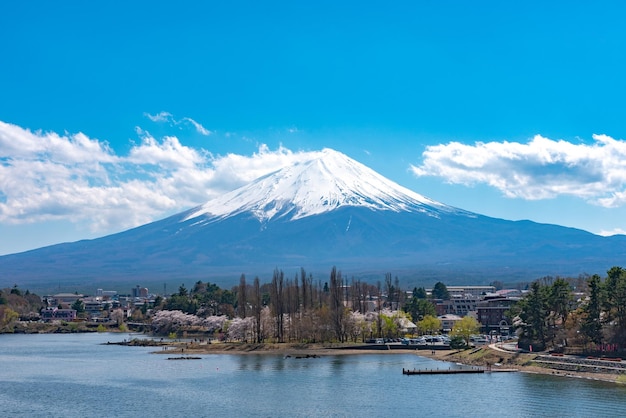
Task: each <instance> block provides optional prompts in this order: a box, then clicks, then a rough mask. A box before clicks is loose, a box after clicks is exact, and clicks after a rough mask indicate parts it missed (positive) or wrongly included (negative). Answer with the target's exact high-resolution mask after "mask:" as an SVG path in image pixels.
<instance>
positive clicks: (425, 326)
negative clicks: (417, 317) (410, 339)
mask: <svg viewBox="0 0 626 418" xmlns="http://www.w3.org/2000/svg"><path fill="white" fill-rule="evenodd" d="M415 325H417V329H418V330H419V331H420V333H422V334H426V333H428V334H433V333H435V332H436V331H438V330H440V329H441V321H440V320H439V319H438V318H436V317H434V316H432V315H426V316H425V317H424V319H422V320H421V321H418V322H417V324H415Z"/></svg>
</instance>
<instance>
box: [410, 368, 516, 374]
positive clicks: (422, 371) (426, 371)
mask: <svg viewBox="0 0 626 418" xmlns="http://www.w3.org/2000/svg"><path fill="white" fill-rule="evenodd" d="M517 371H518V370H517V369H493V368H490V367H488V368H486V369H485V368H482V367H477V368H472V369H468V368H465V369H419V370H418V369H413V370H410V369H404V368H403V369H402V374H406V375H414V374H473V373H495V372H517Z"/></svg>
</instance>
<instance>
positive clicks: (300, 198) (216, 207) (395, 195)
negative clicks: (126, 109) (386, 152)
mask: <svg viewBox="0 0 626 418" xmlns="http://www.w3.org/2000/svg"><path fill="white" fill-rule="evenodd" d="M307 155H308V156H310V158H307V159H304V160H302V161H300V162H297V163H295V164H294V165H291V166H288V167H284V168H281V169H279V170H277V171H275V172H273V173H270V174H267V175H265V176H262V177H260V178H258V179H256V180H254V181H253V182H251V183H249V184H247V185H244V186H242V187H240V188H238V189H236V190H233V191H231V192H229V193H226V194H224V195H222V196H220V197H218V198H216V199H213V200H211V201H209V202H207V203H205V204H204V205H202V206H199V207H198V208H196V209H195V210H192V211H191V213H190V214H189V215H188V216H187V217H186V219H185V220H188V219H193V218H196V217H199V216H202V215H204V216H206V217H209V218H218V219H224V218H228V217H230V216H234V215H237V214H240V213H244V212H250V213H252V214H253V216H255V217H256V218H257V219H258V220H259V221H261V222H266V221H269V220H270V219H273V218H281V217H287V219H289V220H295V219H300V218H304V217H307V216H311V215H317V214H321V213H324V212H328V211H331V210H334V209H337V208H339V207H343V206H361V207H367V208H369V209H372V210H390V211H395V212H402V211H407V212H426V213H428V214H432V215H435V216H436V214H437V213H439V212H462V211H459V210H457V209H455V208H452V207H450V206H446V205H444V204H441V203H438V202H435V201H433V200H430V199H428V198H426V197H424V196H422V195H420V194H418V193H415V192H413V191H411V190H409V189H407V188H404V187H402V186H400V185H398V184H397V183H394V182H393V181H391V180H389V179H387V178H385V177H383V176H381V175H380V174H378V173H377V172H375V171H374V170H372V169H370V168H368V167H366V166H365V165H363V164H361V163H359V162H357V161H355V160H353V159H351V158H349V157H347V156H346V155H344V154H342V153H340V152H338V151H335V150H332V149H329V148H325V149H323V150H322V151H315V152H310V153H307Z"/></svg>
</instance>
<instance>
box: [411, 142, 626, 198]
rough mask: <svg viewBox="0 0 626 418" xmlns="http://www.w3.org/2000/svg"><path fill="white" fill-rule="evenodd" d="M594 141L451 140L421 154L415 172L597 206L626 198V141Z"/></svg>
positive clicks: (509, 192)
mask: <svg viewBox="0 0 626 418" xmlns="http://www.w3.org/2000/svg"><path fill="white" fill-rule="evenodd" d="M593 139H594V141H595V142H594V143H593V144H584V143H579V144H573V143H571V142H567V141H564V140H558V141H557V140H552V139H549V138H545V137H542V136H540V135H536V136H535V137H534V138H532V139H531V140H530V141H529V142H527V143H519V142H507V141H504V142H477V143H475V144H474V145H467V144H462V143H459V142H449V143H447V144H440V145H433V146H429V147H427V148H426V151H424V153H423V159H424V160H423V162H422V164H421V165H413V166H412V167H411V169H412V171H413V173H414V174H415V175H417V176H437V177H441V178H443V179H444V180H446V181H448V182H450V183H457V184H465V185H472V184H478V183H482V184H487V185H489V186H491V187H494V188H496V189H498V190H500V191H501V192H502V193H503V194H504V195H505V196H508V197H511V198H521V199H528V200H538V199H550V198H554V197H557V196H561V195H568V196H574V197H577V198H580V199H584V200H586V201H588V202H590V203H593V204H595V205H600V206H604V207H617V206H622V205H624V204H625V203H626V167H625V166H624V163H623V162H624V161H625V160H626V142H624V141H623V140H617V139H613V138H611V137H609V136H607V135H593Z"/></svg>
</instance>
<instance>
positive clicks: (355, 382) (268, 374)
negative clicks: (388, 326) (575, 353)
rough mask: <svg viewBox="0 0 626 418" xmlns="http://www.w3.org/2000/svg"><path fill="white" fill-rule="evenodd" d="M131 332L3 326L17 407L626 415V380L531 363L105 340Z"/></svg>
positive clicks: (2, 391)
mask: <svg viewBox="0 0 626 418" xmlns="http://www.w3.org/2000/svg"><path fill="white" fill-rule="evenodd" d="M133 337H140V338H144V337H143V336H131V335H129V334H107V333H103V334H34V335H10V334H4V335H0V411H2V412H3V416H8V417H20V416H24V417H102V416H117V417H131V416H132V417H141V416H151V417H177V416H185V417H210V416H221V417H244V416H255V417H311V416H315V417H365V416H370V417H379V416H394V415H399V416H447V417H457V416H458V417H461V416H462V417H468V416H469V417H473V416H482V417H491V416H494V417H495V416H503V415H507V416H512V417H527V416H568V417H572V416H580V417H590V416H626V386H622V385H616V384H610V383H604V382H597V381H590V380H583V379H574V378H564V377H556V376H544V375H533V374H526V373H489V374H468V375H430V376H405V375H403V374H402V369H403V368H410V369H413V368H448V364H447V363H442V362H437V361H434V360H431V359H427V358H423V357H419V356H417V355H414V354H364V355H341V356H322V357H319V358H308V359H296V358H284V357H283V356H281V355H273V354H258V355H257V354H246V355H231V354H224V355H222V354H211V355H202V356H200V357H202V358H201V359H200V360H187V361H168V360H167V356H166V355H156V354H151V352H153V351H158V350H159V349H160V348H159V347H127V346H117V345H102V343H106V342H107V341H111V342H114V341H122V340H123V339H124V338H126V339H128V338H133Z"/></svg>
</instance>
